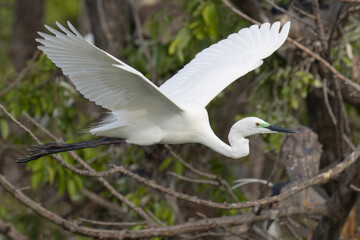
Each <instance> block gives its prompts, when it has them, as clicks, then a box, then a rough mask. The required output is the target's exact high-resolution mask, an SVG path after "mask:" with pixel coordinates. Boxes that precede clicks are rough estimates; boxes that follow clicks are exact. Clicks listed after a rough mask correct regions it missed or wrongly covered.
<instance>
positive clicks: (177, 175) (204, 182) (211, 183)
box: [168, 172, 220, 186]
mask: <svg viewBox="0 0 360 240" xmlns="http://www.w3.org/2000/svg"><path fill="white" fill-rule="evenodd" d="M168 174H169V175H171V176H174V177H176V178H178V179H181V180H183V181H187V182H192V183H201V184H210V185H215V186H219V185H220V184H219V182H217V181H212V180H205V179H196V178H188V177H185V176H182V175H179V174H176V173H174V172H168Z"/></svg>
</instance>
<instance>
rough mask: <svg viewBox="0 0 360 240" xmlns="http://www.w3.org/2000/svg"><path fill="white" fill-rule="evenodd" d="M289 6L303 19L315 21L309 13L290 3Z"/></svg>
mask: <svg viewBox="0 0 360 240" xmlns="http://www.w3.org/2000/svg"><path fill="white" fill-rule="evenodd" d="M290 6H291V7H292V8H293V9H294V11H296V12H298V13H300V14H302V15H304V16H305V17H307V18H309V19H311V20H315V16H314V15H311V14H310V13H308V12H306V11H304V10H302V9H301V8H298V7H297V6H296V5H295V4H294V3H293V2H291V3H290Z"/></svg>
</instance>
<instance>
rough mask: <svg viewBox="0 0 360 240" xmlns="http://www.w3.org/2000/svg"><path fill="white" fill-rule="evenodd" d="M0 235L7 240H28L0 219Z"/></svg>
mask: <svg viewBox="0 0 360 240" xmlns="http://www.w3.org/2000/svg"><path fill="white" fill-rule="evenodd" d="M0 235H4V236H5V238H6V239H8V240H28V239H29V238H28V237H27V236H26V235H24V234H22V233H21V232H19V231H18V230H16V228H15V227H14V226H13V225H12V224H11V223H8V222H4V221H3V220H2V219H0Z"/></svg>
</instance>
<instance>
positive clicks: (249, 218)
mask: <svg viewBox="0 0 360 240" xmlns="http://www.w3.org/2000/svg"><path fill="white" fill-rule="evenodd" d="M0 185H2V186H3V187H4V189H5V190H6V191H8V192H9V193H10V194H11V195H12V196H13V197H14V198H16V199H17V200H18V201H20V202H22V203H23V204H24V205H25V206H27V207H29V208H31V209H32V210H33V211H34V212H35V213H37V214H38V215H40V216H41V217H43V218H45V219H47V220H49V221H51V222H53V223H55V224H56V225H58V226H61V227H63V228H65V229H67V230H68V231H71V232H75V233H79V234H82V235H86V236H89V237H95V238H101V239H105V238H116V239H125V238H127V239H136V238H151V237H171V236H177V235H180V234H185V233H192V232H198V231H207V230H210V229H214V228H218V227H227V226H233V225H239V224H246V223H252V222H259V221H265V220H269V219H279V218H282V217H288V216H294V215H303V216H309V215H326V213H327V207H326V205H312V206H309V207H303V206H300V207H289V208H282V209H275V210H269V211H263V212H262V214H261V215H254V214H252V213H247V214H242V215H239V216H228V217H217V218H206V219H201V220H196V221H190V222H186V223H183V224H178V225H175V226H169V227H159V228H157V227H155V228H154V227H152V228H148V229H143V230H136V231H131V230H127V229H125V230H120V231H115V230H105V229H92V228H88V227H83V226H79V225H78V224H77V223H76V222H74V221H69V220H66V219H64V218H62V217H60V216H58V215H57V214H54V213H53V212H51V211H49V210H47V209H46V208H44V207H43V206H41V205H40V204H38V203H36V202H34V201H32V200H31V199H29V198H28V197H27V196H26V195H25V194H23V193H22V192H21V191H19V190H17V189H15V187H14V186H13V185H12V184H11V183H10V182H8V181H7V180H6V178H5V177H4V176H3V175H1V174H0Z"/></svg>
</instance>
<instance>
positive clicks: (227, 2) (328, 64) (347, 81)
mask: <svg viewBox="0 0 360 240" xmlns="http://www.w3.org/2000/svg"><path fill="white" fill-rule="evenodd" d="M222 2H223V3H224V4H225V5H226V6H228V7H229V8H230V9H231V10H232V11H233V12H234V13H236V14H238V15H239V16H240V17H242V18H244V19H245V20H247V21H249V22H251V23H254V24H258V25H260V22H258V21H256V20H255V19H252V18H251V17H249V16H248V15H246V14H245V13H243V12H241V11H240V10H238V9H236V8H235V7H234V6H233V5H232V4H231V3H230V2H229V0H222ZM286 40H287V41H288V42H290V43H292V44H293V45H294V46H296V47H297V48H299V49H300V50H302V51H303V52H305V53H306V54H308V55H310V56H311V57H313V58H315V59H316V60H318V61H319V62H320V63H322V64H323V65H324V66H325V67H326V68H327V69H329V71H330V72H332V73H333V74H334V76H335V77H337V78H338V79H340V80H341V81H342V82H344V83H345V84H346V85H349V86H351V87H353V88H354V89H356V90H357V91H359V92H360V85H359V84H358V83H356V82H354V81H351V80H350V79H348V78H347V77H345V76H343V75H342V74H341V73H339V72H338V71H337V70H336V69H335V68H334V67H333V66H332V65H331V64H330V63H329V62H328V61H326V60H325V59H324V58H322V57H320V56H319V55H318V54H316V53H314V52H313V51H311V50H310V49H309V48H307V47H305V46H304V45H302V44H301V43H299V42H297V41H296V40H294V39H292V38H290V37H288V38H287V39H286Z"/></svg>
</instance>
